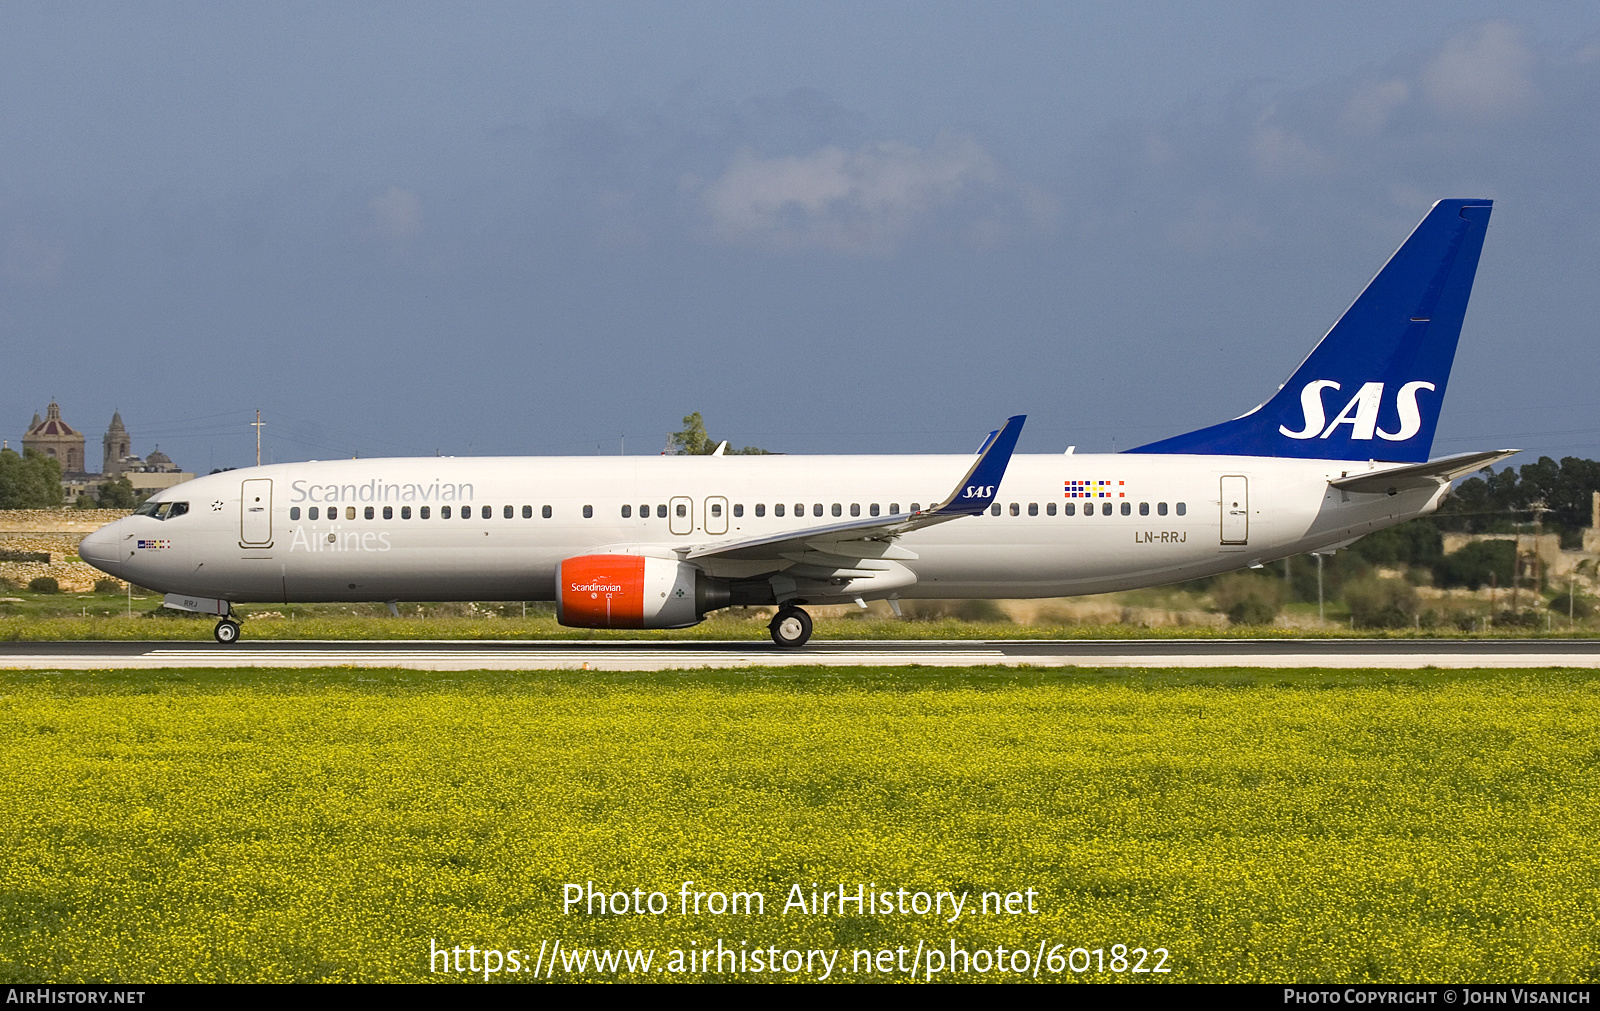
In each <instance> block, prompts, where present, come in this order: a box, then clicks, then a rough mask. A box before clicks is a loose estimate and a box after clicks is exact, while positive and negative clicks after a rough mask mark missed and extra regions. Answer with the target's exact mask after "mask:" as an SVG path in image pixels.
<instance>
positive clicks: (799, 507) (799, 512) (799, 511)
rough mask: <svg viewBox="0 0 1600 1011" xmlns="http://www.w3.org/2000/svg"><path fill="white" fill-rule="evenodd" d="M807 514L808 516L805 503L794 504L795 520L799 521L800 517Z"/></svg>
mask: <svg viewBox="0 0 1600 1011" xmlns="http://www.w3.org/2000/svg"><path fill="white" fill-rule="evenodd" d="M805 514H806V504H805V503H804V502H796V503H795V504H794V515H795V519H799V518H800V517H802V516H804V515H805Z"/></svg>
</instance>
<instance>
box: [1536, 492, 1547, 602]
mask: <svg viewBox="0 0 1600 1011" xmlns="http://www.w3.org/2000/svg"><path fill="white" fill-rule="evenodd" d="M1532 508H1533V599H1534V601H1535V602H1537V601H1538V600H1539V594H1540V591H1542V590H1543V589H1544V557H1543V556H1542V555H1540V554H1539V534H1540V533H1542V532H1543V529H1544V514H1545V513H1547V512H1549V511H1550V507H1549V506H1548V505H1546V504H1545V501H1544V499H1540V500H1539V501H1537V502H1535V503H1533V507H1532Z"/></svg>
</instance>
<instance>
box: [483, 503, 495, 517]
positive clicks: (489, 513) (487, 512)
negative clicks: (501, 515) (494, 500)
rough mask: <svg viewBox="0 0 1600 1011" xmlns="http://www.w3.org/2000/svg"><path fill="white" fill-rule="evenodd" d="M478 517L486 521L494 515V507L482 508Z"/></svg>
mask: <svg viewBox="0 0 1600 1011" xmlns="http://www.w3.org/2000/svg"><path fill="white" fill-rule="evenodd" d="M480 515H481V516H482V517H483V518H484V519H488V518H489V517H491V516H493V515H494V506H484V507H483V512H482V513H480Z"/></svg>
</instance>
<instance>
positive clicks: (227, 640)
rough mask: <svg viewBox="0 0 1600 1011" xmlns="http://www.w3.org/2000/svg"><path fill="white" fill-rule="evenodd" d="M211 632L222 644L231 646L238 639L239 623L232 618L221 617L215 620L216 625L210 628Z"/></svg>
mask: <svg viewBox="0 0 1600 1011" xmlns="http://www.w3.org/2000/svg"><path fill="white" fill-rule="evenodd" d="M211 634H212V635H214V636H216V638H217V641H218V642H220V643H222V644H223V645H224V646H232V645H233V644H234V643H236V642H238V641H239V623H238V622H237V621H234V620H233V619H232V618H223V619H222V620H221V621H219V622H217V627H216V628H214V629H212V630H211Z"/></svg>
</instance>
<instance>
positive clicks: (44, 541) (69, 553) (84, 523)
mask: <svg viewBox="0 0 1600 1011" xmlns="http://www.w3.org/2000/svg"><path fill="white" fill-rule="evenodd" d="M126 515H128V510H126V509H0V551H43V552H48V553H49V555H50V561H49V563H48V564H46V563H44V562H0V578H4V579H9V580H10V581H12V582H13V583H15V584H17V585H18V586H27V585H28V583H29V581H30V580H33V579H36V578H38V577H39V576H54V577H55V579H56V582H58V583H60V584H61V589H62V590H64V591H70V592H73V593H87V592H88V591H90V590H92V589H94V583H95V580H97V579H108V578H110V577H108V576H107V575H106V574H105V573H104V572H101V571H100V570H99V569H97V568H95V567H94V566H92V565H88V564H85V563H84V562H82V561H80V560H79V559H78V542H79V541H81V540H83V536H84V535H85V534H87V533H91V532H93V531H95V530H98V529H100V528H101V527H103V526H105V525H106V524H107V523H110V522H112V521H113V520H119V519H121V518H122V517H124V516H126Z"/></svg>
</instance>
